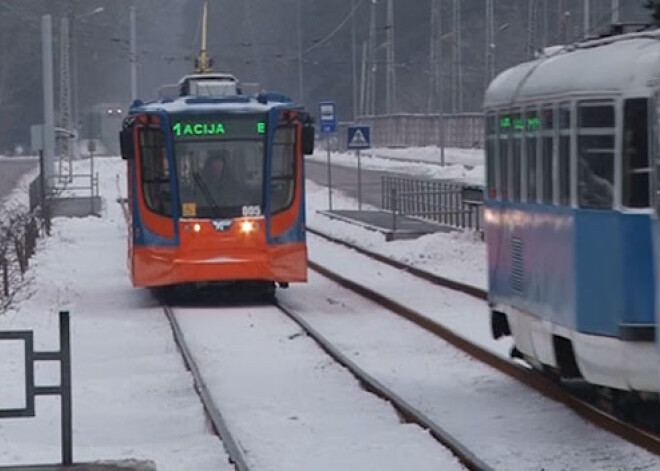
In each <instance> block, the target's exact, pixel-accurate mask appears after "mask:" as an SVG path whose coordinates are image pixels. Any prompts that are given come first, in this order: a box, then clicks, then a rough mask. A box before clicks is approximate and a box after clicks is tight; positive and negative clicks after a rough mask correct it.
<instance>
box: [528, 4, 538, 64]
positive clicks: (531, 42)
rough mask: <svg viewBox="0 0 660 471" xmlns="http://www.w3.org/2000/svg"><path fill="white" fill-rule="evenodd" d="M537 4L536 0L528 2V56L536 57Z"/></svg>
mask: <svg viewBox="0 0 660 471" xmlns="http://www.w3.org/2000/svg"><path fill="white" fill-rule="evenodd" d="M536 7H537V5H536V0H528V2H527V56H528V57H529V58H530V59H533V58H534V52H535V51H536V34H537V33H536V23H537V8H536Z"/></svg>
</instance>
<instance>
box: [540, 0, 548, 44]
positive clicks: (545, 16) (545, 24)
mask: <svg viewBox="0 0 660 471" xmlns="http://www.w3.org/2000/svg"><path fill="white" fill-rule="evenodd" d="M547 46H548V0H543V37H542V38H541V48H545V47H547Z"/></svg>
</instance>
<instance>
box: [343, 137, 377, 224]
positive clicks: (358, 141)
mask: <svg viewBox="0 0 660 471" xmlns="http://www.w3.org/2000/svg"><path fill="white" fill-rule="evenodd" d="M370 131H371V130H370V128H369V126H350V127H349V128H348V132H347V133H346V147H347V148H348V149H353V150H355V155H356V157H357V169H358V210H359V211H362V164H361V162H360V150H362V149H369V148H370V147H371V132H370Z"/></svg>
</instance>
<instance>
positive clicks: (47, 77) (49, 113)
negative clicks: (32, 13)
mask: <svg viewBox="0 0 660 471" xmlns="http://www.w3.org/2000/svg"><path fill="white" fill-rule="evenodd" d="M41 50H42V62H43V64H42V66H43V92H44V130H43V133H44V135H43V149H44V151H43V152H44V168H43V170H44V182H45V185H46V188H49V187H50V186H51V185H52V178H53V175H54V174H55V111H54V110H53V24H52V18H51V16H50V15H44V16H42V17H41Z"/></svg>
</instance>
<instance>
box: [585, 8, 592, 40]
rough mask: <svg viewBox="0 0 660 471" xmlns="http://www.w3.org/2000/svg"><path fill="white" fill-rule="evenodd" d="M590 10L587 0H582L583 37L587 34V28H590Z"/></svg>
mask: <svg viewBox="0 0 660 471" xmlns="http://www.w3.org/2000/svg"><path fill="white" fill-rule="evenodd" d="M590 10H591V9H590V7H589V0H584V18H583V20H584V21H583V23H584V37H585V38H586V37H588V36H589V29H590V24H589V20H590V16H591V11H590Z"/></svg>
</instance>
